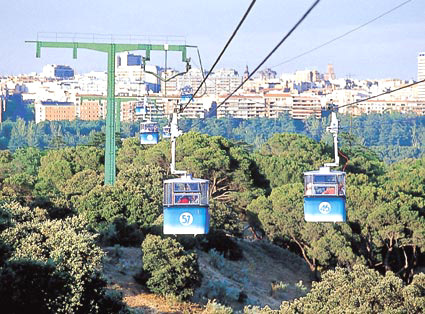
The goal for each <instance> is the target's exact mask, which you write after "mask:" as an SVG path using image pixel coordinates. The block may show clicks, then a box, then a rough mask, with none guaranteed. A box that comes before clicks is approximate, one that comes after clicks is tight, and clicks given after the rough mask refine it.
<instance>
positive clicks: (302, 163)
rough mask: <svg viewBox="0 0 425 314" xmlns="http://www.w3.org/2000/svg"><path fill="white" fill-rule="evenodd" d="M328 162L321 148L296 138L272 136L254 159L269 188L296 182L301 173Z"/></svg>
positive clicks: (301, 137) (286, 135)
mask: <svg viewBox="0 0 425 314" xmlns="http://www.w3.org/2000/svg"><path fill="white" fill-rule="evenodd" d="M330 159H331V155H330V154H329V148H327V147H326V146H325V145H324V144H322V143H317V142H315V141H314V140H311V139H309V138H307V137H305V136H302V135H297V134H275V135H273V136H272V137H271V138H270V139H269V140H268V142H267V143H265V144H264V145H263V146H262V147H261V149H260V153H259V154H257V155H256V161H257V163H258V165H259V167H260V171H261V172H262V173H263V174H264V175H265V177H266V178H267V180H268V181H269V182H270V187H271V188H275V187H278V186H281V185H283V184H288V183H295V182H300V181H302V178H303V173H304V172H305V171H308V170H311V169H318V168H319V167H320V166H321V165H323V163H324V162H325V161H330Z"/></svg>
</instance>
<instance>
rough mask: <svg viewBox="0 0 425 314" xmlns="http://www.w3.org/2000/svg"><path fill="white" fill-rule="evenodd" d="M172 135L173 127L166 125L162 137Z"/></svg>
mask: <svg viewBox="0 0 425 314" xmlns="http://www.w3.org/2000/svg"><path fill="white" fill-rule="evenodd" d="M170 137H171V128H170V127H169V126H164V127H163V128H162V138H170Z"/></svg>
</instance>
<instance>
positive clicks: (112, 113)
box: [26, 40, 193, 185]
mask: <svg viewBox="0 0 425 314" xmlns="http://www.w3.org/2000/svg"><path fill="white" fill-rule="evenodd" d="M26 42H27V43H35V44H36V49H37V50H36V57H37V58H40V55H41V48H71V49H72V50H73V58H74V59H76V58H77V49H78V48H80V49H89V50H95V51H100V52H105V53H107V54H108V91H107V99H108V102H107V113H106V143H105V185H114V184H115V175H116V166H115V155H116V146H115V132H116V130H118V131H120V129H119V121H120V109H119V107H120V106H116V103H115V55H116V54H117V53H119V52H125V51H135V50H144V51H145V60H146V61H149V60H150V53H151V51H175V52H181V54H182V61H183V62H189V59H188V58H187V48H188V47H193V46H187V45H169V44H163V45H158V44H120V43H90V42H75V41H72V42H59V41H39V40H36V41H26Z"/></svg>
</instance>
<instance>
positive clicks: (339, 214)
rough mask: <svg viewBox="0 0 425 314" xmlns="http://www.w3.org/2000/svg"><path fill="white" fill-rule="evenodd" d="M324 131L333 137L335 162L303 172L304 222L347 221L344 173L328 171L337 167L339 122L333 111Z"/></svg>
mask: <svg viewBox="0 0 425 314" xmlns="http://www.w3.org/2000/svg"><path fill="white" fill-rule="evenodd" d="M334 110H335V109H334ZM326 129H327V131H328V132H330V133H332V135H333V139H334V154H335V161H334V162H333V163H325V165H324V167H320V169H319V170H318V171H308V172H304V220H305V221H314V222H342V221H346V220H347V214H346V209H345V172H343V171H335V170H330V167H338V166H339V156H338V129H339V121H338V119H337V117H336V113H335V111H332V114H331V125H330V126H329V127H327V128H326Z"/></svg>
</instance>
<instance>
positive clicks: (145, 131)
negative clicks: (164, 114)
mask: <svg viewBox="0 0 425 314" xmlns="http://www.w3.org/2000/svg"><path fill="white" fill-rule="evenodd" d="M158 139H159V132H158V123H157V122H151V121H145V122H140V144H157V143H158Z"/></svg>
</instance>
